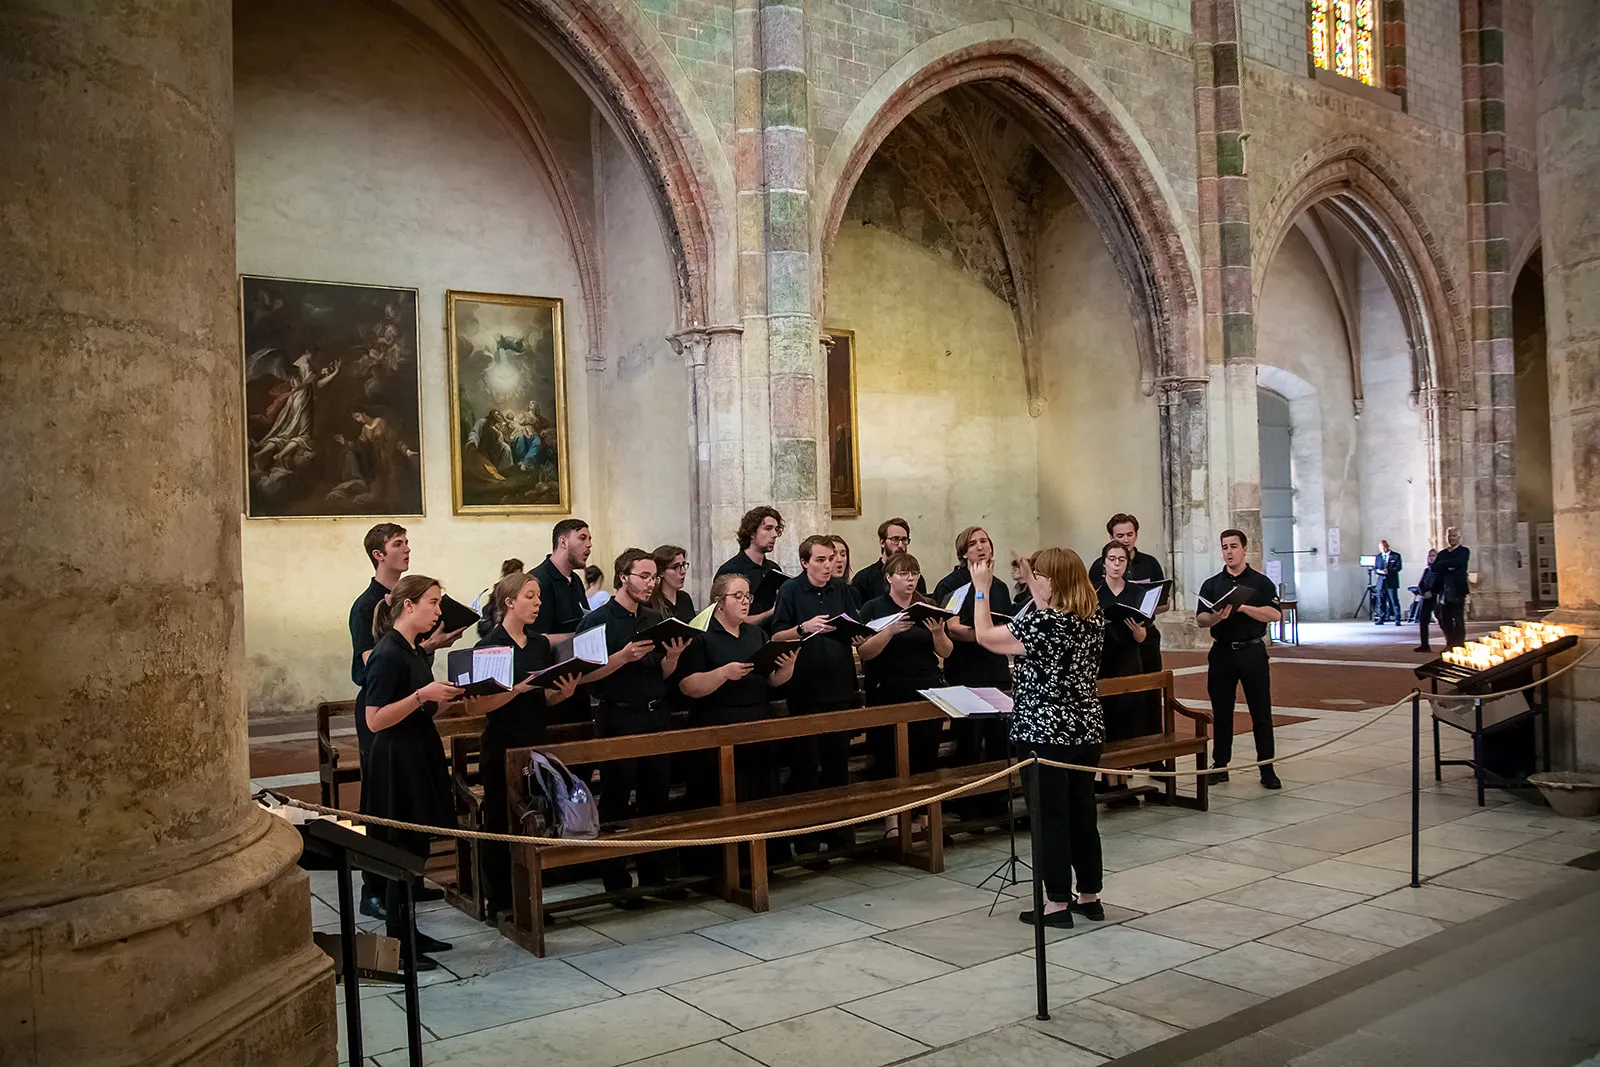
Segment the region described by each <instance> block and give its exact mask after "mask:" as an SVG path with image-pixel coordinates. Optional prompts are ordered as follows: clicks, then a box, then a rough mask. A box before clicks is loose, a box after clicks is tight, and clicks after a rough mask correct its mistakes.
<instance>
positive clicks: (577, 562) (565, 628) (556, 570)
mask: <svg viewBox="0 0 1600 1067" xmlns="http://www.w3.org/2000/svg"><path fill="white" fill-rule="evenodd" d="M593 548H594V542H593V539H592V538H591V537H590V535H589V524H588V523H587V522H584V521H583V520H582V519H562V520H561V521H560V522H558V523H556V525H555V529H553V530H551V531H550V554H549V555H548V556H546V557H545V558H544V562H543V563H541V564H539V565H538V566H537V567H535V568H533V577H534V579H535V580H536V581H538V583H539V617H538V618H537V619H536V620H534V624H533V632H534V633H538V634H544V635H545V637H546V639H548V640H549V642H550V644H551V645H552V646H553V645H559V644H560V643H561V642H563V641H565V640H567V639H568V638H570V637H571V636H572V635H573V634H575V633H577V632H578V623H579V622H580V621H581V620H582V619H583V617H584V616H585V615H587V614H588V613H589V600H588V596H587V594H586V593H585V592H584V588H583V568H584V564H586V563H588V562H589V553H590V551H591V550H592V549H593Z"/></svg>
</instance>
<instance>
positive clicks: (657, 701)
mask: <svg viewBox="0 0 1600 1067" xmlns="http://www.w3.org/2000/svg"><path fill="white" fill-rule="evenodd" d="M613 578H614V580H615V582H616V587H617V593H616V595H615V596H613V597H612V598H611V599H610V600H608V601H606V602H605V603H604V604H602V605H600V607H598V608H596V609H595V610H594V611H591V612H590V613H589V614H588V615H585V616H584V617H583V620H582V621H581V622H580V623H579V624H578V632H579V633H585V632H587V631H589V630H591V629H593V628H594V627H596V626H604V627H605V630H606V653H607V659H606V665H605V666H604V667H601V668H600V669H599V670H596V671H594V672H593V673H591V674H589V675H588V676H587V677H586V678H585V679H584V681H585V683H586V686H587V688H588V689H589V691H590V692H591V693H592V694H593V695H594V697H595V708H594V725H595V733H596V734H598V735H599V736H600V737H622V736H625V735H627V734H650V733H657V732H659V731H661V730H665V729H668V728H669V727H670V726H671V725H672V709H671V707H670V706H669V705H668V703H667V679H668V678H670V677H672V675H673V673H674V672H675V671H676V670H677V669H678V660H679V657H681V656H682V655H683V651H684V649H685V648H687V647H688V644H689V642H688V641H687V640H686V639H675V640H672V641H668V642H666V643H665V645H664V647H663V648H660V649H658V648H657V647H656V646H655V643H654V642H652V641H650V640H643V641H640V640H637V639H636V635H638V634H639V633H640V632H642V631H644V630H647V629H649V628H650V627H651V626H653V625H655V624H656V623H657V622H659V621H661V620H660V617H659V616H658V615H656V614H655V613H654V612H652V611H651V610H650V609H649V607H648V605H649V602H650V597H651V595H652V594H654V592H655V587H656V582H657V581H658V580H659V576H658V575H657V574H656V563H655V560H654V559H652V558H651V557H650V553H648V552H646V551H645V550H644V549H642V548H630V549H626V550H625V551H624V552H623V553H622V554H621V555H619V556H618V557H617V559H616V563H615V565H614V566H613ZM601 786H602V789H601V792H600V819H601V821H602V822H607V823H616V822H622V821H624V820H626V819H627V818H628V817H629V815H630V814H634V815H641V816H642V815H658V814H661V813H663V812H665V811H666V810H667V795H668V793H669V792H670V790H671V787H672V774H671V763H670V757H668V756H643V757H638V758H629V759H618V760H611V761H610V762H608V763H606V764H604V765H603V766H602V769H601ZM635 793H636V794H637V795H636V797H635V801H634V807H633V809H632V810H631V812H630V809H629V805H628V801H629V795H630V794H635ZM671 864H672V854H671V853H670V852H646V853H643V854H641V855H640V856H639V857H638V866H639V884H640V885H641V886H660V885H664V884H665V882H666V881H667V878H668V876H669V874H670V873H671ZM602 880H603V881H604V882H605V888H606V890H607V891H608V892H617V891H620V890H625V889H629V888H631V887H632V885H633V882H632V879H631V878H630V877H629V876H628V871H627V866H626V861H625V860H608V861H606V862H605V863H603V864H602ZM652 895H654V896H658V897H661V898H662V899H682V897H683V896H684V895H685V894H684V892H683V890H682V889H676V888H674V889H670V890H666V891H663V892H660V893H655V894H652ZM616 904H617V906H618V907H620V908H624V909H628V910H631V909H634V908H639V907H643V906H644V902H643V901H640V900H637V899H635V898H629V899H627V900H622V901H618V902H616Z"/></svg>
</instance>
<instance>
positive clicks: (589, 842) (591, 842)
mask: <svg viewBox="0 0 1600 1067" xmlns="http://www.w3.org/2000/svg"><path fill="white" fill-rule="evenodd" d="M1414 695H1415V691H1413V692H1412V693H1411V694H1408V695H1407V696H1406V697H1404V698H1403V699H1401V700H1397V701H1395V702H1394V703H1393V704H1390V705H1389V706H1388V707H1386V708H1384V709H1383V710H1382V711H1380V712H1379V713H1378V714H1377V715H1375V716H1373V717H1372V718H1371V719H1368V720H1367V721H1366V722H1364V723H1361V724H1360V725H1358V726H1356V727H1354V728H1353V729H1350V730H1346V731H1345V732H1343V733H1341V734H1337V735H1335V736H1333V737H1330V738H1328V739H1327V740H1325V741H1319V742H1317V743H1316V744H1315V745H1312V746H1310V747H1309V748H1303V749H1299V750H1297V751H1295V752H1291V753H1288V754H1287V755H1284V756H1277V757H1274V758H1273V759H1270V760H1257V761H1256V762H1254V763H1245V764H1239V765H1237V766H1233V767H1209V768H1207V769H1205V770H1198V769H1196V770H1192V771H1151V770H1136V769H1133V768H1129V767H1089V766H1083V765H1081V764H1075V763H1059V762H1057V761H1055V760H1047V759H1041V758H1039V757H1036V756H1030V757H1029V758H1027V759H1025V760H1020V761H1018V762H1016V763H1013V764H1011V765H1010V766H1008V767H1006V768H1004V769H1002V770H998V771H995V772H993V773H992V774H986V775H984V776H983V777H982V778H977V779H974V780H973V781H970V782H965V783H963V784H961V785H959V786H956V787H955V788H953V789H948V790H945V791H944V792H942V793H936V794H934V795H933V796H927V797H918V798H917V799H916V800H911V801H907V802H906V803H904V804H901V805H899V806H897V807H893V808H885V809H884V810H883V811H877V812H873V813H872V814H870V815H858V816H855V817H854V818H850V819H838V820H835V821H834V822H827V823H819V824H817V825H815V826H802V827H798V828H796V829H791V830H769V831H766V832H764V833H756V834H734V835H728V836H724V837H689V838H665V837H630V838H622V839H618V838H604V837H596V838H582V837H532V836H528V835H524V834H497V833H490V832H489V831H487V830H464V829H462V828H461V827H459V826H430V825H428V824H427V823H415V822H405V821H402V820H400V819H386V818H383V817H382V816H378V815H366V814H363V813H362V812H358V811H346V810H344V809H343V808H330V807H327V806H325V805H322V804H313V803H312V802H311V801H309V800H297V799H296V798H294V797H288V796H284V795H283V794H281V793H275V792H272V791H271V790H265V792H267V793H268V794H269V795H271V796H273V797H275V798H276V799H277V800H279V801H281V802H282V803H283V804H284V805H286V806H288V807H293V808H300V809H302V810H304V811H312V812H316V813H317V814H319V815H331V816H334V817H336V818H339V819H343V820H345V821H346V822H352V823H362V824H364V825H369V826H382V827H386V828H388V829H391V830H404V831H409V832H411V833H419V834H426V835H428V836H430V837H454V838H461V839H463V840H467V841H496V842H502V843H504V844H509V845H539V846H565V845H570V846H572V847H574V848H602V849H603V848H633V849H636V848H639V847H640V846H641V845H647V846H653V847H658V848H699V847H703V846H717V845H738V844H744V843H747V842H750V841H772V840H776V839H780V838H785V837H800V836H803V835H806V834H818V833H825V832H826V831H829V830H840V829H843V828H845V827H847V826H856V825H858V824H860V823H868V822H875V821H877V820H879V819H886V818H889V817H890V816H893V815H900V814H903V813H905V812H908V811H912V810H914V809H916V808H925V807H927V806H929V805H930V804H939V803H943V802H944V801H946V800H949V799H951V798H952V797H958V796H961V795H962V794H963V793H970V792H972V791H974V790H977V789H981V788H983V787H984V786H986V785H988V784H989V783H990V782H995V781H998V780H1000V779H1001V778H1008V777H1010V776H1011V775H1013V774H1016V773H1018V772H1020V771H1021V770H1022V769H1023V768H1024V767H1027V766H1029V765H1031V764H1034V763H1038V764H1042V765H1043V766H1046V767H1056V768H1059V769H1061V770H1068V771H1088V772H1092V773H1095V774H1118V775H1124V774H1140V775H1146V776H1149V777H1160V778H1188V777H1193V778H1198V777H1200V776H1201V775H1211V774H1218V773H1221V772H1222V771H1235V770H1240V771H1242V770H1249V769H1251V768H1252V767H1262V766H1266V765H1267V764H1269V763H1286V762H1289V761H1291V760H1296V759H1300V758H1302V757H1304V756H1308V755H1310V754H1311V753H1313V752H1316V751H1317V750H1318V749H1323V748H1327V747H1328V746H1329V745H1331V744H1334V743H1336V742H1339V741H1342V740H1344V739H1345V738H1347V737H1349V736H1350V735H1351V734H1354V733H1356V732H1357V731H1360V730H1364V729H1366V728H1367V727H1369V726H1371V725H1373V724H1374V723H1377V722H1380V721H1382V720H1383V719H1384V718H1385V717H1386V716H1388V715H1389V714H1391V713H1393V712H1394V711H1395V710H1396V709H1397V708H1399V707H1400V706H1401V705H1402V704H1408V703H1410V701H1411V698H1412V696H1414Z"/></svg>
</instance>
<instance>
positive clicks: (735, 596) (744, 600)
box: [722, 593, 755, 604]
mask: <svg viewBox="0 0 1600 1067" xmlns="http://www.w3.org/2000/svg"><path fill="white" fill-rule="evenodd" d="M722 599H724V600H737V601H738V602H739V603H741V604H748V603H750V602H751V601H753V600H755V597H753V596H751V595H750V594H749V593H723V594H722Z"/></svg>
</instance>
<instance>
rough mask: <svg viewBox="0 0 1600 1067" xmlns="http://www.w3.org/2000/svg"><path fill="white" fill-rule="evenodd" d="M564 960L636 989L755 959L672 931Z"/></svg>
mask: <svg viewBox="0 0 1600 1067" xmlns="http://www.w3.org/2000/svg"><path fill="white" fill-rule="evenodd" d="M567 962H568V963H571V964H572V965H573V966H574V967H576V968H578V970H580V971H582V972H583V973H584V974H587V975H589V976H590V977H591V978H594V979H596V980H598V981H601V982H604V983H605V984H606V985H608V986H610V987H611V988H613V989H615V990H617V991H618V992H621V993H639V992H642V991H644V990H646V989H658V988H660V987H662V986H667V985H673V984H674V983H677V982H686V981H689V980H691V979H695V978H704V977H705V976H706V975H710V974H720V973H721V972H723V971H732V970H737V969H739V968H741V967H747V966H749V965H750V964H752V963H754V962H756V961H755V958H754V957H752V956H746V955H745V954H744V953H743V952H737V951H735V950H734V949H731V948H729V947H727V946H726V945H719V944H717V943H716V942H715V941H711V940H708V939H706V938H704V937H701V936H700V935H699V934H676V935H674V936H672V937H662V938H657V939H656V940H654V941H643V942H640V943H639V944H637V945H619V946H617V947H616V948H606V949H601V950H600V951H598V952H586V953H583V954H582V955H579V956H571V957H568V959H567Z"/></svg>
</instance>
